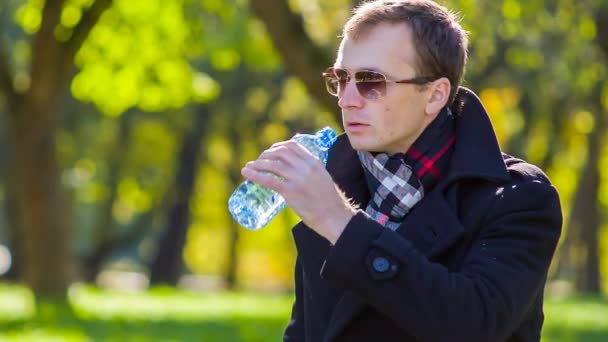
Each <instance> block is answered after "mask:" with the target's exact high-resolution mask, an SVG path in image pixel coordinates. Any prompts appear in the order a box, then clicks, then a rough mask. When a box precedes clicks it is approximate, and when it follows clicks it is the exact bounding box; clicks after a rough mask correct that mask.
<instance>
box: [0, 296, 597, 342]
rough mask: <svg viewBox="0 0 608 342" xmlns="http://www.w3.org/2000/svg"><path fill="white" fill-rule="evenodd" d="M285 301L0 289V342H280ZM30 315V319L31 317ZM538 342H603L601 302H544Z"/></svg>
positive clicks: (286, 311) (287, 303)
mask: <svg viewBox="0 0 608 342" xmlns="http://www.w3.org/2000/svg"><path fill="white" fill-rule="evenodd" d="M292 300H293V297H292V296H290V295H273V294H260V293H237V292H223V293H209V294H201V293H193V292H188V291H184V290H177V289H172V288H154V289H151V290H148V291H145V292H136V293H129V292H118V291H107V290H99V289H96V288H94V287H91V286H83V285H77V286H73V287H72V288H71V289H70V292H69V296H68V303H69V304H68V303H61V302H49V303H42V304H40V303H39V305H38V306H37V308H35V306H34V301H33V296H32V294H31V292H30V291H29V290H26V289H25V288H23V287H19V286H7V285H0V340H1V341H44V342H47V341H51V342H54V341H67V342H88V341H110V342H112V341H116V342H122V341H138V342H139V341H142V342H145V341H206V342H207V341H211V342H214V341H217V342H231V341H235V342H237V341H247V342H266V341H280V340H281V336H282V333H283V329H284V328H285V325H286V324H287V320H288V319H289V313H290V310H291V304H292ZM36 310H37V312H36ZM545 318H546V321H545V326H544V329H543V338H542V342H578V341H582V342H600V341H601V342H605V341H608V300H607V299H601V298H593V297H591V298H584V297H583V298H569V299H556V298H550V299H547V301H546V303H545Z"/></svg>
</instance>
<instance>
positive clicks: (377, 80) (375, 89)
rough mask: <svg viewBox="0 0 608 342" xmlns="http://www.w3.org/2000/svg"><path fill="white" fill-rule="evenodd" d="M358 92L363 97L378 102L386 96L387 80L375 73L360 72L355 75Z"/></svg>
mask: <svg viewBox="0 0 608 342" xmlns="http://www.w3.org/2000/svg"><path fill="white" fill-rule="evenodd" d="M355 80H356V83H357V90H358V91H359V93H360V94H361V96H363V97H365V98H366V99H369V100H376V99H379V98H380V97H382V96H384V95H385V94H386V78H385V77H384V75H382V74H380V73H377V72H374V71H358V72H356V73H355Z"/></svg>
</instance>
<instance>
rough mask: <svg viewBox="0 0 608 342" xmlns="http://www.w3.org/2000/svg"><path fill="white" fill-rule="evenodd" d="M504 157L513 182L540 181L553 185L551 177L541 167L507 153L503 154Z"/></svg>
mask: <svg viewBox="0 0 608 342" xmlns="http://www.w3.org/2000/svg"><path fill="white" fill-rule="evenodd" d="M502 158H503V160H504V162H505V165H506V167H507V171H508V172H509V175H510V176H511V180H512V181H513V182H516V183H526V182H540V183H545V184H548V185H551V181H550V180H549V177H548V176H547V174H546V173H545V172H544V171H543V170H542V169H541V168H540V167H538V166H536V165H534V164H532V163H529V162H527V161H525V160H523V159H520V158H517V157H514V156H511V155H508V154H506V153H503V154H502Z"/></svg>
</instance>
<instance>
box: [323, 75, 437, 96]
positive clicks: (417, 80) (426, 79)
mask: <svg viewBox="0 0 608 342" xmlns="http://www.w3.org/2000/svg"><path fill="white" fill-rule="evenodd" d="M336 71H343V72H345V74H346V84H348V83H349V82H350V81H351V80H352V79H354V80H355V86H356V88H357V92H358V93H359V95H361V96H362V97H364V98H366V99H368V100H377V99H379V98H381V97H383V96H385V95H386V89H387V84H389V83H398V84H415V85H424V84H427V83H430V82H433V81H436V80H437V79H439V77H433V76H417V77H412V78H408V79H404V80H396V81H395V80H391V79H390V78H389V77H387V76H386V75H385V74H383V73H381V72H378V71H375V70H365V69H362V70H356V71H355V72H353V73H351V72H350V71H349V70H347V69H344V68H337V67H329V68H327V69H326V70H325V71H324V72H323V73H322V76H323V78H324V79H325V88H326V90H327V92H328V93H329V94H330V95H332V96H336V97H340V92H341V89H340V88H337V89H336V91H333V89H332V86H331V85H330V82H331V81H337V82H339V83H341V82H342V81H344V79H340V78H339V77H338V76H337V75H336ZM360 73H372V74H375V75H379V76H382V77H383V78H384V80H378V81H369V80H368V81H366V80H365V77H357V74H359V75H360ZM365 83H379V84H382V86H380V89H377V87H370V89H368V90H366V91H363V87H364V85H363V84H365ZM346 84H345V85H346ZM374 90H375V91H374ZM372 94H373V95H372Z"/></svg>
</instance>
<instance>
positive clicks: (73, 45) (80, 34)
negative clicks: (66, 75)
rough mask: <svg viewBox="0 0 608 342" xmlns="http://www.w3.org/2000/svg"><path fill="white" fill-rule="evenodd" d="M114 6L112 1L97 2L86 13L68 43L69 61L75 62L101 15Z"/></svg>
mask: <svg viewBox="0 0 608 342" xmlns="http://www.w3.org/2000/svg"><path fill="white" fill-rule="evenodd" d="M111 5H112V0H96V1H95V2H94V3H93V4H92V5H91V7H89V9H88V10H86V11H85V12H84V14H83V15H82V18H81V19H80V22H79V23H78V24H77V25H76V27H74V31H73V33H72V37H71V38H70V40H68V41H67V43H66V44H67V53H68V59H69V60H73V57H74V55H76V53H77V52H78V50H79V49H80V47H81V46H82V44H83V43H84V41H85V40H86V38H87V37H88V36H89V33H91V30H92V29H93V27H94V26H95V24H97V22H98V21H99V18H100V17H101V15H102V14H103V13H104V12H105V11H106V10H107V9H108V8H110V6H111Z"/></svg>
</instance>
